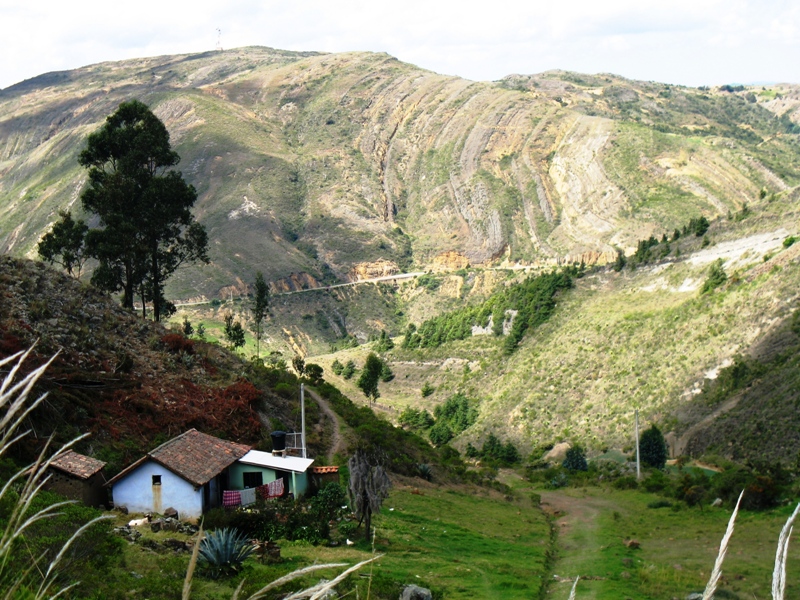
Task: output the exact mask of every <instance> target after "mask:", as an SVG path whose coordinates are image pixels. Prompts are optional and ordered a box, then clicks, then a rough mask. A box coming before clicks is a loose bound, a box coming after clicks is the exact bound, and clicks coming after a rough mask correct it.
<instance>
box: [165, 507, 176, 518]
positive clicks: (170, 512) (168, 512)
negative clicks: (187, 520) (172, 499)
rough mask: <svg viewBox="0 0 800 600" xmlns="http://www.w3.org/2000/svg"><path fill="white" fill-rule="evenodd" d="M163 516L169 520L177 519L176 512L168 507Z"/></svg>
mask: <svg viewBox="0 0 800 600" xmlns="http://www.w3.org/2000/svg"><path fill="white" fill-rule="evenodd" d="M164 516H165V517H167V518H171V519H177V518H178V511H177V510H175V509H174V508H172V507H171V506H170V507H169V508H168V509H166V510H165V511H164Z"/></svg>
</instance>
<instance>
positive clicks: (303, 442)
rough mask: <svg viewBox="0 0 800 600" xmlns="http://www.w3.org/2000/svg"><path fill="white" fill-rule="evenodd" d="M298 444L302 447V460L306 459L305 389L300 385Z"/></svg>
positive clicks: (303, 385)
mask: <svg viewBox="0 0 800 600" xmlns="http://www.w3.org/2000/svg"><path fill="white" fill-rule="evenodd" d="M300 444H301V445H302V446H303V458H305V457H306V388H305V384H302V383H301V384H300Z"/></svg>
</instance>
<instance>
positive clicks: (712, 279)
mask: <svg viewBox="0 0 800 600" xmlns="http://www.w3.org/2000/svg"><path fill="white" fill-rule="evenodd" d="M726 281H728V275H727V274H726V273H725V269H723V268H722V259H717V260H716V261H714V263H713V264H712V265H711V267H709V269H708V279H706V280H705V282H704V283H703V287H702V288H701V289H700V293H701V294H707V293H708V292H710V291H712V290H714V289H716V288H718V287H719V286H721V285H722V284H724V283H725V282H726Z"/></svg>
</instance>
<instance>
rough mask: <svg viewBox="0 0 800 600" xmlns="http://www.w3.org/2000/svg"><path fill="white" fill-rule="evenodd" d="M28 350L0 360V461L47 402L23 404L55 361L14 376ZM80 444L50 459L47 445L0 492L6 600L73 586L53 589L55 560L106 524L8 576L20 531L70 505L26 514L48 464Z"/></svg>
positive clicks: (0, 563)
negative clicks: (0, 371) (2, 371)
mask: <svg viewBox="0 0 800 600" xmlns="http://www.w3.org/2000/svg"><path fill="white" fill-rule="evenodd" d="M32 350H33V347H31V348H29V349H28V350H27V351H25V352H17V353H16V354H13V355H11V356H8V357H6V358H2V359H0V368H2V367H6V368H8V369H9V371H8V374H7V375H6V376H5V378H4V379H3V381H2V382H1V383H0V458H2V457H3V456H5V455H6V454H7V453H8V451H9V450H10V448H11V447H12V446H13V445H14V444H15V443H16V442H18V441H19V440H20V439H22V438H24V437H25V436H26V435H28V433H29V431H25V430H22V425H23V423H24V422H25V419H27V418H28V416H29V415H30V414H31V412H32V411H33V409H35V408H36V407H37V406H38V405H39V404H40V403H41V402H42V401H43V400H44V399H45V397H46V396H47V394H44V395H42V396H39V397H38V398H37V399H36V400H34V401H33V402H28V396H29V394H30V393H31V391H32V390H33V387H34V385H36V382H37V381H38V380H39V378H40V377H41V376H42V374H43V373H44V372H45V370H46V369H47V367H49V366H50V363H52V362H53V359H55V356H53V357H52V358H51V359H50V360H49V361H47V362H46V363H45V364H43V365H42V366H40V367H39V368H37V369H34V370H33V371H31V372H30V373H28V374H27V375H25V376H24V377H22V376H21V375H20V371H21V369H22V366H23V364H24V362H25V360H26V359H27V358H28V356H29V355H30V353H31V351H32ZM80 439H82V438H80V437H79V438H76V439H74V440H72V441H71V442H70V443H68V444H66V445H64V446H62V447H61V448H60V449H59V450H57V451H56V452H54V453H53V454H52V455H50V447H49V442H48V444H46V445H45V447H44V448H43V449H42V451H41V453H40V454H39V456H38V457H37V458H36V460H35V461H34V462H33V463H32V464H30V465H28V466H27V467H24V468H22V469H19V470H18V471H17V472H16V473H14V474H13V475H12V476H11V477H10V478H9V480H8V481H7V482H6V483H5V485H3V487H2V489H0V503H1V502H3V501H4V500H6V501H10V511H9V513H8V515H7V521H6V527H5V529H3V530H1V531H0V581H2V582H3V583H4V584H5V585H8V588H9V589H8V591H7V595H6V596H5V597H7V598H8V597H15V594H17V593H20V594H21V595H23V596H26V597H30V598H35V599H36V600H39V599H40V598H51V597H53V598H54V597H56V596H60V595H62V594H64V593H66V591H67V590H68V589H70V588H72V587H74V586H75V585H77V583H74V584H72V585H70V586H68V587H66V588H63V589H61V590H57V589H55V580H56V579H57V578H58V576H59V574H60V573H59V565H60V563H61V560H62V559H63V557H64V556H65V555H66V553H67V551H68V550H69V548H70V547H71V546H72V544H73V543H74V542H75V540H76V539H77V538H78V536H80V535H81V534H82V533H83V532H84V531H85V530H86V529H88V528H89V527H91V526H92V525H94V524H95V523H97V522H98V521H100V520H102V519H104V518H108V517H98V518H96V519H92V520H91V521H89V522H88V523H86V524H85V525H83V526H82V527H80V528H79V529H78V530H77V531H75V532H74V533H73V534H72V536H71V537H70V538H69V539H68V540H67V541H66V542H65V543H64V545H63V546H62V547H61V549H60V550H59V552H58V553H57V554H56V556H55V557H54V558H53V559H52V560H51V561H50V562H49V563H48V564H46V565H45V564H43V563H44V556H38V557H37V556H33V557H31V559H30V563H29V564H28V565H27V568H26V569H24V570H19V569H17V568H16V566H15V567H14V568H13V570H12V566H11V561H10V558H11V554H12V552H13V551H14V549H15V548H17V547H18V543H19V542H22V541H24V537H25V533H26V530H27V529H28V528H29V527H31V526H32V525H33V524H34V523H37V522H39V521H41V520H43V519H47V518H51V517H55V516H57V515H59V514H60V513H59V512H58V509H59V508H61V507H63V506H65V505H67V504H71V503H72V502H71V501H65V502H58V503H56V504H52V505H50V506H47V507H45V508H43V509H41V510H39V511H37V512H35V513H33V514H30V513H31V511H30V508H31V505H32V503H33V501H34V499H35V498H36V496H37V495H38V494H39V492H40V491H41V489H42V486H43V485H44V484H45V482H46V481H47V479H48V475H47V469H48V468H49V467H50V464H51V463H52V462H53V460H54V459H56V458H57V457H58V456H60V455H61V454H62V453H63V452H64V451H66V450H67V449H68V448H70V447H71V446H72V445H73V444H75V443H76V442H77V441H79V440H80ZM48 455H49V457H48ZM21 590H26V592H21Z"/></svg>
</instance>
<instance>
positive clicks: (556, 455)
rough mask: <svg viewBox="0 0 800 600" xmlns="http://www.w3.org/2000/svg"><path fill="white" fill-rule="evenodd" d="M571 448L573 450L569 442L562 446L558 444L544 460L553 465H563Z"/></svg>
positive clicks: (562, 443)
mask: <svg viewBox="0 0 800 600" xmlns="http://www.w3.org/2000/svg"><path fill="white" fill-rule="evenodd" d="M570 448H572V444H570V443H569V442H561V443H560V444H556V445H555V446H553V449H552V450H550V452H548V453H547V454H545V455H544V458H543V460H546V461H547V462H552V463H561V462H563V461H564V459H565V458H566V457H567V450H569V449H570Z"/></svg>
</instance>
